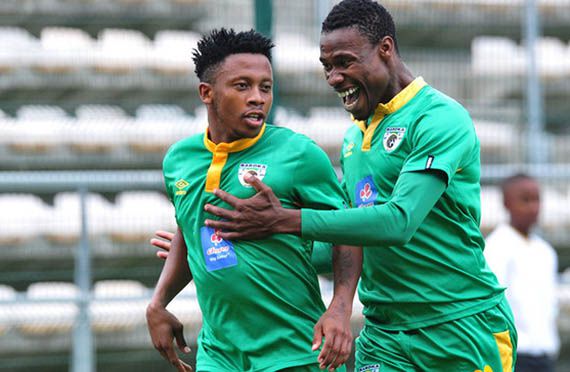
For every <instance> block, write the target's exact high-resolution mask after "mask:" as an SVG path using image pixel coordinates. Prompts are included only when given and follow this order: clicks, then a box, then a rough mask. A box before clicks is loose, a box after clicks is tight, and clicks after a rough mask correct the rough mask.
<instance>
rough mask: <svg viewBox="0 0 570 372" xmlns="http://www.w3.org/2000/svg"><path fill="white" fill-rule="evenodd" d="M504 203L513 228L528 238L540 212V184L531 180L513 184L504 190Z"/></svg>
mask: <svg viewBox="0 0 570 372" xmlns="http://www.w3.org/2000/svg"><path fill="white" fill-rule="evenodd" d="M503 203H504V205H505V208H506V209H507V211H508V212H509V215H510V223H511V226H512V227H513V228H515V230H517V231H518V232H520V233H521V234H522V235H523V236H528V235H529V232H530V229H531V228H532V227H533V226H534V225H535V224H536V222H537V220H538V214H539V211H540V187H539V185H538V182H536V181H535V180H534V179H530V178H524V179H519V180H516V181H513V182H511V183H510V184H508V185H506V187H505V188H504V192H503Z"/></svg>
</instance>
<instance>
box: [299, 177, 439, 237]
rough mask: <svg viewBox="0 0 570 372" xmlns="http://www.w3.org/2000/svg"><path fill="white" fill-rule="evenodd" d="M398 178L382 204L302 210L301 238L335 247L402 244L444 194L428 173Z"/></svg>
mask: <svg viewBox="0 0 570 372" xmlns="http://www.w3.org/2000/svg"><path fill="white" fill-rule="evenodd" d="M400 178H401V181H400V180H399V181H398V184H397V185H396V187H395V189H394V191H393V196H392V198H391V199H390V200H389V201H388V202H387V203H385V204H381V205H375V206H373V207H370V208H358V209H356V208H354V209H345V210H336V211H317V210H310V209H303V210H302V212H301V213H302V214H301V219H302V235H303V237H304V238H306V239H313V240H320V241H325V242H332V243H335V244H353V245H355V244H356V245H367V246H378V245H384V246H385V245H403V244H405V243H406V242H408V241H409V240H410V239H411V238H412V236H413V234H414V233H415V231H416V230H417V228H418V227H419V225H420V224H421V223H422V222H423V220H424V219H425V217H426V216H427V215H428V213H429V212H430V211H431V209H432V208H433V206H434V205H435V203H437V201H438V200H439V198H440V197H441V195H442V194H443V192H444V191H445V188H446V182H445V180H443V179H442V178H441V177H440V176H438V175H436V174H430V173H419V174H413V173H405V174H403V175H402V176H400Z"/></svg>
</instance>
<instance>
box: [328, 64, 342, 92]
mask: <svg viewBox="0 0 570 372" xmlns="http://www.w3.org/2000/svg"><path fill="white" fill-rule="evenodd" d="M326 79H327V83H328V84H329V85H330V86H331V87H335V86H337V85H339V84H341V83H342V82H343V80H344V76H343V75H342V74H341V73H340V72H338V71H337V70H336V69H334V68H333V69H332V70H330V71H329V72H328V73H327V74H326Z"/></svg>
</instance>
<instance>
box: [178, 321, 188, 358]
mask: <svg viewBox="0 0 570 372" xmlns="http://www.w3.org/2000/svg"><path fill="white" fill-rule="evenodd" d="M174 339H175V340H176V345H178V349H180V351H182V352H183V353H184V354H188V353H189V352H190V348H189V347H188V344H186V340H184V332H183V328H182V327H180V328H179V329H175V330H174Z"/></svg>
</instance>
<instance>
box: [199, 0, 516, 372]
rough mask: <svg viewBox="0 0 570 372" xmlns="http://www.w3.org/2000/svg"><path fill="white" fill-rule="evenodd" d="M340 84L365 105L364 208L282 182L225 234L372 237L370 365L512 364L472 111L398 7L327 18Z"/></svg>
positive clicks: (359, 196) (349, 148)
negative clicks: (428, 61)
mask: <svg viewBox="0 0 570 372" xmlns="http://www.w3.org/2000/svg"><path fill="white" fill-rule="evenodd" d="M320 51H321V53H320V60H321V63H322V65H323V67H324V72H325V78H326V80H327V83H328V84H329V85H330V86H331V87H332V88H333V89H334V90H335V91H336V92H337V94H338V96H339V97H340V98H341V101H342V105H343V106H344V108H345V110H346V111H348V112H350V113H351V114H352V117H353V120H354V124H355V125H354V126H353V127H352V128H350V129H349V130H348V131H347V133H346V135H345V139H344V144H343V147H342V152H341V165H342V168H343V173H344V178H343V184H344V187H345V189H346V190H347V192H348V195H349V196H350V201H351V204H352V207H353V208H351V209H344V210H335V211H318V210H315V209H310V208H303V209H301V210H292V209H285V208H282V207H281V206H280V205H279V203H278V201H277V199H276V198H275V197H274V196H273V193H272V191H271V188H270V187H269V186H267V185H264V184H263V182H262V181H261V180H260V179H259V178H255V177H251V178H248V179H247V180H248V182H250V183H251V184H252V185H253V186H254V187H255V188H256V190H258V191H259V192H258V193H257V194H256V195H255V196H254V197H252V198H249V199H246V200H243V199H238V198H235V197H233V196H231V195H229V194H228V193H225V192H223V191H218V192H216V195H217V196H218V197H220V198H221V199H222V200H224V201H226V202H228V203H229V204H230V210H226V209H222V208H220V207H219V206H215V205H206V210H207V211H208V212H209V213H212V214H214V215H216V216H218V217H221V218H222V219H223V220H207V221H206V226H209V227H212V228H218V229H223V230H224V231H223V232H222V234H221V236H222V237H223V238H225V239H251V238H262V237H264V236H267V235H270V234H275V233H289V234H297V235H299V236H302V237H303V238H306V239H315V240H320V241H325V242H332V243H336V244H356V245H363V268H362V278H361V282H360V285H359V297H360V300H361V302H362V303H363V304H364V315H365V318H366V319H365V326H364V329H363V330H362V332H361V334H360V337H359V338H358V340H357V343H356V367H357V371H359V372H363V371H370V372H372V371H381V372H387V371H453V372H456V371H457V372H459V371H469V372H473V371H480V372H481V371H484V372H491V371H495V372H497V371H511V370H513V366H514V360H515V350H516V343H517V334H516V330H515V327H514V323H513V317H512V313H511V310H510V308H509V305H508V303H507V301H506V299H505V296H504V293H503V292H504V288H503V287H501V286H500V285H499V283H498V282H497V279H496V277H495V275H494V274H493V273H492V271H491V270H490V269H489V267H488V265H487V264H486V261H485V258H484V256H483V248H484V240H483V237H482V235H481V232H480V230H479V221H480V215H481V213H480V182H479V177H480V155H479V152H480V149H479V141H478V139H477V136H476V134H475V129H474V126H473V123H472V120H471V118H470V117H469V114H468V113H467V111H466V110H465V109H464V108H463V107H462V106H461V105H460V104H459V103H457V102H456V101H454V100H453V99H451V98H450V97H448V96H446V95H444V94H443V93H441V92H439V91H437V90H436V89H434V88H433V87H431V86H429V85H428V84H427V83H426V82H425V81H424V80H423V79H422V78H421V77H414V75H413V74H412V73H411V72H410V70H408V68H407V67H406V65H405V64H404V63H403V61H402V59H401V58H400V54H399V52H398V44H397V41H396V30H395V25H394V22H393V19H392V17H391V15H390V14H389V13H388V11H387V10H386V9H385V8H384V7H383V6H381V5H380V4H378V3H377V2H375V1H372V0H344V1H341V2H340V3H339V4H337V5H336V6H335V7H333V9H332V10H331V11H330V13H329V14H328V15H327V17H326V19H325V20H324V22H323V24H322V29H321V40H320Z"/></svg>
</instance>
